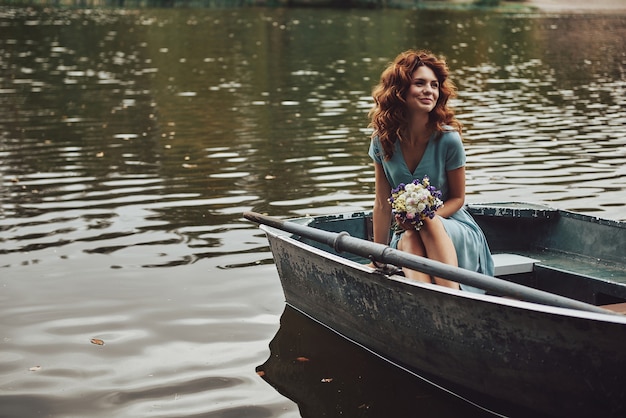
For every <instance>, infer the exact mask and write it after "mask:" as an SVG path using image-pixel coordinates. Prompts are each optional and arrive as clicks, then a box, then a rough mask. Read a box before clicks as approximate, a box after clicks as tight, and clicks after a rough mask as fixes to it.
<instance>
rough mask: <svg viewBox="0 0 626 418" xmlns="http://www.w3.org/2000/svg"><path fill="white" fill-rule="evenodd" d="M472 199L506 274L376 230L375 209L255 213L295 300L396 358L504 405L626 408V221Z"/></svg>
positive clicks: (491, 406)
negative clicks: (460, 264)
mask: <svg viewBox="0 0 626 418" xmlns="http://www.w3.org/2000/svg"><path fill="white" fill-rule="evenodd" d="M468 210H469V211H470V213H471V214H472V216H474V218H475V219H476V221H477V222H478V223H479V225H480V226H481V228H482V229H483V231H484V232H485V235H486V237H487V240H488V242H489V245H490V248H491V250H492V252H493V253H494V254H495V258H496V265H497V269H496V276H498V277H497V278H496V277H488V276H483V275H481V274H478V273H473V272H469V271H467V270H463V269H458V268H454V267H450V266H445V265H442V264H440V263H436V262H433V261H432V260H427V259H423V258H421V257H416V256H411V255H408V254H405V253H401V252H399V251H396V250H393V249H390V248H388V247H385V246H381V245H379V244H374V243H372V242H370V241H368V237H369V236H370V231H371V215H370V214H369V213H355V214H348V215H337V216H321V217H312V218H300V219H294V220H289V221H280V220H276V219H272V218H269V217H263V216H261V215H257V214H251V213H247V214H245V216H246V218H248V219H250V220H253V221H255V222H258V223H262V224H264V225H263V226H262V229H263V230H264V231H265V233H266V234H267V237H268V240H269V244H270V248H271V250H272V253H273V256H274V259H275V262H276V267H277V270H278V273H279V276H280V279H281V282H282V286H283V290H284V293H285V297H286V302H287V304H288V305H290V306H292V307H294V308H295V309H297V310H299V311H301V312H303V313H305V314H306V315H308V316H310V317H311V318H313V319H315V320H316V321H319V322H320V323H322V324H324V325H325V326H327V327H328V328H330V329H332V330H334V331H335V332H337V333H338V334H340V335H342V336H344V337H345V338H347V339H349V340H351V341H354V342H356V343H357V344H360V345H361V346H363V347H365V348H366V349H368V350H370V351H372V352H374V353H376V354H377V355H379V356H381V357H382V358H384V359H386V360H388V361H390V362H392V363H394V364H396V365H398V366H400V367H402V368H404V369H406V370H409V371H411V372H412V373H415V374H417V375H419V376H421V377H422V378H424V379H427V380H429V381H431V382H433V383H435V384H437V385H440V386H442V387H444V388H446V389H447V390H450V391H452V392H454V393H456V394H457V395H458V396H460V397H463V398H465V399H469V400H472V402H475V403H477V404H479V405H481V406H482V407H484V408H486V409H488V410H490V411H492V412H493V413H494V414H498V415H503V416H520V417H528V416H533V417H537V416H567V417H577V416H581V417H589V416H603V417H623V416H626V315H623V314H621V313H619V312H620V311H621V310H624V308H625V307H626V258H625V255H626V223H623V222H617V221H609V220H603V219H598V218H595V217H591V216H587V215H581V214H575V213H571V212H567V211H562V210H556V209H552V208H548V207H544V206H537V205H527V204H491V205H470V206H468ZM348 251H349V252H348ZM368 259H375V260H377V261H380V262H386V263H389V262H391V263H392V264H395V265H396V266H398V265H400V266H407V267H410V268H413V269H420V270H422V271H425V272H427V273H430V274H437V275H440V276H443V277H446V278H449V279H451V280H456V281H459V282H461V283H464V284H467V285H470V286H477V287H480V288H482V289H485V290H486V291H487V293H486V294H480V293H474V292H468V291H456V290H450V289H447V288H443V287H440V286H437V285H433V284H425V283H418V282H415V281H411V280H408V279H406V278H404V277H403V276H401V275H398V274H392V273H386V272H385V271H384V270H381V269H372V268H370V267H368V266H367V265H366V264H367V263H369V260H368ZM503 296H507V297H503Z"/></svg>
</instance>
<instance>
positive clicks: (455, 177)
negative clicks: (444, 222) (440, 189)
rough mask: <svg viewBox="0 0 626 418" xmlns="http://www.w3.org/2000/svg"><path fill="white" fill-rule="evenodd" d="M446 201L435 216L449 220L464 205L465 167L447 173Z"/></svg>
mask: <svg viewBox="0 0 626 418" xmlns="http://www.w3.org/2000/svg"><path fill="white" fill-rule="evenodd" d="M446 175H447V177H448V200H446V201H445V202H443V203H444V205H443V207H441V208H440V209H439V210H438V211H437V215H439V216H442V217H444V218H449V217H450V216H452V215H453V214H454V213H455V212H456V211H458V210H459V209H461V208H462V207H463V205H464V204H465V167H459V168H457V169H456V170H452V171H448V172H447V173H446Z"/></svg>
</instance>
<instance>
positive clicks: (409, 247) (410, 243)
mask: <svg viewBox="0 0 626 418" xmlns="http://www.w3.org/2000/svg"><path fill="white" fill-rule="evenodd" d="M398 250H400V251H404V252H407V253H410V254H414V255H419V256H421V257H426V248H425V247H424V243H423V242H422V237H420V234H419V233H418V232H417V231H412V230H408V231H404V233H403V234H402V237H401V238H400V241H399V242H398ZM402 271H404V276H405V277H407V278H409V279H413V280H417V281H418V282H424V283H432V279H431V277H430V275H428V274H426V273H422V272H419V271H416V270H410V269H408V268H406V267H405V268H403V269H402Z"/></svg>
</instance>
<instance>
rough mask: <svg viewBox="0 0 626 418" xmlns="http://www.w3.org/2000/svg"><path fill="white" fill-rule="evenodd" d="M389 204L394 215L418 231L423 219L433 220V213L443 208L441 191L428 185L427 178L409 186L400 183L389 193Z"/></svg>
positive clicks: (414, 181) (413, 182) (416, 180)
mask: <svg viewBox="0 0 626 418" xmlns="http://www.w3.org/2000/svg"><path fill="white" fill-rule="evenodd" d="M389 203H391V209H392V212H393V214H394V215H398V216H400V219H401V220H402V221H403V222H408V223H410V224H412V225H413V226H414V227H415V229H416V230H418V231H419V229H420V228H421V227H422V225H424V219H426V218H430V219H432V218H434V217H435V211H436V210H437V209H439V208H440V207H442V206H443V201H442V200H441V191H439V190H437V189H436V188H435V187H433V186H431V185H430V181H429V179H428V176H424V178H423V179H422V181H420V180H418V179H415V180H413V181H412V182H411V183H409V184H404V183H400V185H398V187H396V188H395V189H393V190H392V191H391V197H390V198H389Z"/></svg>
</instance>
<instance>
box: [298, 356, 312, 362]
mask: <svg viewBox="0 0 626 418" xmlns="http://www.w3.org/2000/svg"><path fill="white" fill-rule="evenodd" d="M296 361H299V362H301V363H304V362H307V361H311V360H310V359H309V358H308V357H298V358H296Z"/></svg>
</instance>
